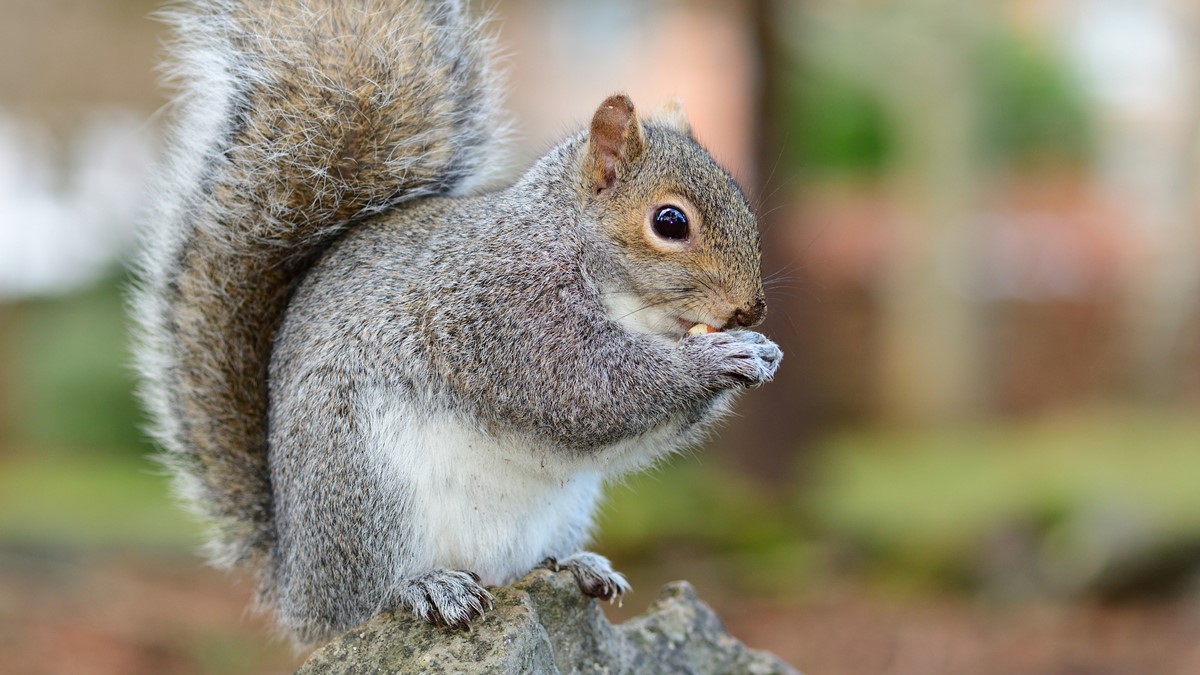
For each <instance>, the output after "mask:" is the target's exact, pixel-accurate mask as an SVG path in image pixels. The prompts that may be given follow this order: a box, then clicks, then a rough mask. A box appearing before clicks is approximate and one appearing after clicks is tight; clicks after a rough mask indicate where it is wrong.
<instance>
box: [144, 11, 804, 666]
mask: <svg viewBox="0 0 1200 675" xmlns="http://www.w3.org/2000/svg"><path fill="white" fill-rule="evenodd" d="M169 20H170V21H171V22H172V23H173V25H174V29H175V36H176V37H175V41H174V43H173V44H174V47H173V51H172V53H173V55H174V56H173V70H171V71H170V72H172V73H173V74H174V76H175V78H176V79H177V80H178V81H179V82H180V83H181V87H180V89H181V92H180V94H179V95H178V97H177V99H176V100H177V105H178V106H179V109H180V110H181V113H180V115H179V118H180V119H179V120H178V121H177V122H176V123H175V125H174V128H173V131H172V136H171V138H172V141H171V144H170V145H169V148H170V151H169V154H168V160H167V162H166V166H165V168H164V171H163V175H164V180H163V181H162V185H161V186H160V187H159V189H158V205H157V207H156V209H155V210H154V212H153V214H152V217H151V219H150V227H149V228H148V229H149V231H148V233H147V235H146V236H147V239H148V241H147V244H146V247H145V250H144V254H143V256H142V258H141V262H140V273H139V282H138V285H137V288H136V289H135V291H134V297H133V303H132V304H133V308H134V309H133V313H134V315H135V317H136V319H137V321H138V323H139V327H140V337H139V343H138V346H137V348H136V350H135V356H136V359H137V362H138V366H139V368H140V371H141V373H142V391H141V395H142V398H143V400H144V402H145V405H146V407H147V408H148V410H149V412H150V416H151V418H152V421H153V429H152V431H153V434H154V436H155V438H156V440H157V442H158V444H159V446H160V447H161V448H162V451H161V454H162V458H163V461H164V462H165V463H166V464H167V465H168V466H169V467H170V469H171V470H172V473H173V474H174V476H175V484H176V488H177V490H178V491H179V492H180V493H181V495H182V497H183V498H184V499H185V501H186V502H187V503H188V504H189V505H190V506H191V508H192V509H193V510H194V511H196V512H197V513H198V514H200V515H201V516H203V517H204V518H205V519H206V520H207V521H208V522H209V523H211V524H212V526H213V531H212V533H211V535H212V537H211V541H212V543H211V545H210V548H209V550H208V555H209V557H210V559H211V561H212V562H213V563H214V564H216V565H218V566H226V567H228V566H234V565H238V566H244V567H246V568H248V569H250V570H252V571H253V573H254V574H255V576H256V579H257V582H258V583H257V588H256V598H257V603H259V604H260V605H261V606H263V607H266V608H269V609H270V610H272V611H273V612H274V615H275V617H276V620H277V623H278V624H279V626H280V628H281V629H282V630H283V631H284V632H285V633H287V634H289V635H290V636H291V637H292V638H293V639H294V640H295V641H296V642H297V644H299V645H312V644H315V643H319V642H321V641H325V640H327V639H329V638H331V637H332V636H334V635H336V634H338V633H340V632H342V631H345V630H347V629H349V628H352V627H354V626H355V625H358V624H359V623H361V622H363V621H365V620H367V619H370V618H371V617H373V616H375V615H377V614H380V613H383V612H387V611H393V610H404V611H411V612H413V613H415V614H416V615H418V616H419V617H422V618H424V619H426V620H428V621H430V622H434V623H439V624H444V625H450V626H461V625H466V624H468V623H469V622H470V621H472V620H474V619H476V618H477V617H480V616H482V615H483V613H484V612H485V611H487V609H488V608H489V607H490V605H491V599H492V596H491V595H490V593H489V592H488V590H487V587H488V586H496V585H501V584H505V583H509V582H511V581H512V580H515V579H516V578H518V577H520V576H521V575H523V574H525V573H526V572H528V571H529V570H531V569H533V568H535V567H537V566H539V565H546V566H551V567H554V568H561V569H565V570H570V571H571V572H572V573H573V574H574V576H575V578H576V579H577V580H578V582H579V586H580V588H581V590H582V591H583V592H584V593H586V594H588V595H590V596H593V597H597V598H602V599H610V600H611V599H613V598H619V597H620V596H621V595H622V594H623V593H626V592H627V591H628V590H629V585H628V583H627V582H626V580H625V578H624V577H623V576H622V575H621V574H620V573H618V572H616V571H615V570H614V569H613V568H612V566H611V564H610V563H609V561H608V560H606V559H605V558H603V557H601V556H599V555H597V554H594V553H590V552H587V551H585V550H584V545H585V544H586V542H587V540H588V537H589V531H590V529H591V527H592V518H593V514H594V511H595V509H596V506H597V502H598V500H599V499H600V496H601V491H602V485H603V483H604V481H605V480H606V479H610V478H612V477H614V476H618V475H620V474H623V473H625V472H628V471H632V470H634V469H637V468H639V467H644V466H647V465H649V464H651V463H653V462H655V461H656V460H658V459H660V458H662V457H663V456H665V455H667V454H669V453H672V452H675V451H678V450H680V449H683V448H685V447H687V446H689V445H692V444H694V443H695V442H697V440H698V439H699V438H700V437H701V436H702V435H703V434H704V433H705V432H706V431H707V430H709V429H710V428H711V427H712V425H713V423H714V422H716V421H717V420H718V419H720V418H721V417H722V415H723V414H725V413H726V412H727V411H728V410H729V409H730V406H731V404H732V401H733V398H734V397H735V395H736V393H737V392H738V391H739V390H741V389H744V388H746V387H752V386H758V385H761V384H762V383H764V382H766V381H768V380H770V379H771V378H772V377H773V375H774V373H775V371H776V368H777V367H778V365H779V362H780V360H781V358H782V354H781V352H780V350H779V348H778V347H777V346H776V345H775V344H774V343H772V342H771V341H770V340H768V339H767V338H766V337H764V336H763V335H762V334H760V333H758V332H754V331H751V330H749V329H750V328H752V327H754V326H756V325H757V324H758V323H760V322H761V320H762V319H763V316H764V313H765V311H766V305H765V300H764V293H763V284H762V274H761V263H760V242H759V233H758V226H757V222H756V220H755V217H754V214H753V211H752V208H751V207H750V205H749V203H748V201H747V199H746V198H745V196H744V195H743V192H742V191H741V189H740V188H739V187H738V185H737V184H736V183H735V182H734V180H733V179H732V178H731V177H730V176H729V174H728V173H727V172H726V171H725V170H723V169H722V168H721V167H720V166H718V164H717V163H716V162H715V161H714V160H713V159H712V157H711V156H710V155H709V153H708V152H707V151H706V150H704V148H703V147H702V146H701V145H700V144H699V143H698V142H697V141H696V139H695V138H694V134H693V132H692V129H691V127H690V125H689V124H688V122H687V119H686V117H685V116H684V115H683V113H682V111H681V109H680V108H679V107H678V106H668V108H667V109H665V111H664V112H662V113H661V114H658V115H654V116H649V117H645V118H643V117H641V116H639V114H638V113H637V111H636V110H635V109H634V106H633V104H632V102H631V101H630V99H629V98H628V97H627V96H625V95H622V94H618V95H614V96H611V97H609V98H608V99H607V100H605V101H604V102H603V103H602V104H601V105H600V106H599V107H598V108H597V109H596V110H595V112H594V115H593V116H592V117H591V121H590V124H589V125H588V126H587V127H586V128H585V129H583V130H581V131H579V132H577V133H574V134H572V135H570V136H569V137H568V138H566V139H565V140H563V141H562V142H561V143H559V144H558V145H557V146H556V147H554V148H553V149H551V150H550V151H549V152H548V153H547V154H545V155H544V156H543V157H542V158H541V159H540V160H539V161H537V162H536V163H535V164H534V165H533V166H532V168H530V169H529V170H528V171H527V172H526V173H525V174H524V175H523V176H522V177H521V178H519V179H518V180H517V181H516V182H515V184H513V185H511V186H508V187H501V188H495V187H488V184H487V182H488V181H489V180H490V176H491V174H492V173H493V172H494V168H495V167H496V166H497V165H498V163H499V162H500V161H501V160H500V156H499V148H500V146H501V145H502V143H501V141H502V136H503V135H504V128H505V124H504V123H502V122H501V120H502V119H503V116H502V114H501V112H500V105H499V100H500V98H501V94H502V90H503V84H502V79H501V76H500V75H499V74H498V71H497V68H496V65H495V62H496V57H495V46H494V38H493V37H492V36H490V35H489V34H488V32H487V30H486V28H485V26H484V25H483V23H482V22H481V20H479V19H477V18H474V17H472V16H470V15H469V13H468V11H467V9H466V7H465V2H463V1H453V0H404V1H389V0H357V1H356V2H339V1H338V0H274V1H273V2H269V3H260V2H255V1H253V0H191V1H189V2H185V3H184V4H182V5H176V6H174V7H173V9H171V10H169Z"/></svg>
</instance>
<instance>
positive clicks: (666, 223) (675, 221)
mask: <svg viewBox="0 0 1200 675" xmlns="http://www.w3.org/2000/svg"><path fill="white" fill-rule="evenodd" d="M654 233H655V234H657V235H658V236H660V237H662V238H663V239H687V236H688V220H687V216H685V215H683V211H680V210H679V209H677V208H675V207H674V206H664V207H662V208H661V209H659V210H658V211H657V212H656V213H655V214H654Z"/></svg>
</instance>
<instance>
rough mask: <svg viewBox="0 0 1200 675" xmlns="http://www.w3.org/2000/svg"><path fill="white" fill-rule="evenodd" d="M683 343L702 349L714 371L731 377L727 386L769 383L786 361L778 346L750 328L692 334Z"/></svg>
mask: <svg viewBox="0 0 1200 675" xmlns="http://www.w3.org/2000/svg"><path fill="white" fill-rule="evenodd" d="M684 344H685V345H686V346H687V347H688V348H691V349H697V350H700V351H701V353H702V356H703V357H706V358H704V359H703V360H704V362H705V364H706V365H707V366H708V367H709V368H710V369H711V370H712V372H713V373H714V374H715V375H716V376H717V377H719V378H723V379H725V378H727V379H728V380H729V382H728V384H727V385H726V386H739V385H740V386H744V387H757V386H758V385H760V384H762V383H764V382H768V381H770V380H771V378H773V377H775V371H776V370H778V369H779V362H780V361H781V360H783V352H782V351H780V349H779V346H778V345H776V344H775V343H774V342H771V341H770V340H768V339H767V336H765V335H763V334H762V333H755V332H754V331H749V330H733V331H726V332H724V333H708V334H704V335H693V336H689V337H687V338H685V339H684Z"/></svg>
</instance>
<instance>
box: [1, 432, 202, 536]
mask: <svg viewBox="0 0 1200 675" xmlns="http://www.w3.org/2000/svg"><path fill="white" fill-rule="evenodd" d="M162 473H163V471H162V469H160V468H159V467H157V466H156V465H154V464H152V463H150V462H148V461H145V460H138V459H131V458H127V457H121V456H116V455H111V454H110V455H88V454H87V453H84V452H78V451H77V452H75V453H73V454H68V453H58V454H55V455H45V454H42V455H30V456H22V457H16V458H7V459H4V460H3V461H2V462H0V542H14V541H16V542H27V543H34V544H41V545H46V544H53V545H56V546H68V547H112V546H152V547H160V546H164V547H170V548H186V549H194V548H196V547H197V546H198V545H199V543H200V534H199V527H198V526H197V525H196V524H195V523H192V522H190V521H189V520H188V518H187V517H186V516H185V515H184V513H183V512H182V511H181V510H180V509H179V508H178V507H177V506H176V505H175V504H173V503H171V500H170V498H169V497H168V487H167V486H168V481H167V479H166V478H165V477H164V476H163V475H162Z"/></svg>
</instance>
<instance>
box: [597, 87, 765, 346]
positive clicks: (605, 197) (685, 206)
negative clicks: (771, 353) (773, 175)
mask: <svg viewBox="0 0 1200 675" xmlns="http://www.w3.org/2000/svg"><path fill="white" fill-rule="evenodd" d="M580 161H581V164H580V167H579V175H580V190H581V192H583V195H582V197H583V199H584V204H585V207H584V209H585V213H586V217H588V219H589V220H590V221H591V222H593V223H595V224H596V226H597V227H598V228H599V229H600V231H601V234H602V237H601V238H602V240H603V241H604V242H606V244H607V245H608V250H607V251H606V252H605V253H606V255H605V256H604V258H605V260H606V261H607V262H609V263H610V264H611V268H612V269H610V270H607V273H606V274H605V275H604V276H605V277H606V284H605V285H606V287H605V288H603V289H602V291H601V292H602V293H603V294H604V295H603V296H602V300H603V302H604V304H605V306H606V309H607V310H608V312H609V314H610V315H611V316H612V317H613V319H615V320H617V321H618V322H620V323H622V324H624V325H626V326H628V327H630V328H632V329H634V330H637V331H639V332H643V333H649V334H654V335H659V336H663V337H670V338H675V339H678V338H681V337H682V336H683V335H684V333H685V332H686V331H687V330H688V329H689V328H690V327H692V326H695V325H696V324H708V325H709V326H711V327H712V328H714V329H717V330H727V329H733V328H748V327H750V326H754V325H757V324H758V323H760V322H761V321H762V319H763V316H764V315H765V314H766V300H765V296H764V293H763V283H762V267H761V261H760V257H761V255H760V248H759V234H758V223H757V221H756V219H755V217H754V214H753V212H752V211H751V208H750V205H749V203H748V202H747V201H746V197H745V195H743V194H742V191H741V189H740V188H739V187H738V185H737V183H735V182H734V181H733V179H732V178H731V177H730V176H729V174H728V173H727V172H726V171H725V170H724V169H722V168H721V167H720V166H719V165H717V163H716V162H715V161H714V160H713V158H712V156H710V155H709V154H708V151H706V150H705V149H704V148H703V147H701V146H700V145H699V144H698V143H697V142H696V140H695V139H694V138H693V136H692V130H691V126H690V125H689V124H688V121H687V118H686V117H685V116H684V114H683V111H682V109H681V108H680V107H679V105H678V104H677V103H672V104H668V105H667V106H664V109H663V110H662V111H660V113H659V114H658V115H656V116H654V117H651V118H649V119H647V120H645V121H642V120H639V119H638V115H637V112H636V111H635V110H634V107H633V103H632V102H631V101H630V100H629V97H628V96H625V95H616V96H611V97H609V98H608V99H607V100H605V101H604V103H602V104H601V105H600V108H599V109H597V110H596V113H595V115H594V116H593V118H592V123H591V126H590V127H589V129H588V135H587V142H586V144H585V146H584V148H583V151H582V153H581V160H580Z"/></svg>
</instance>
